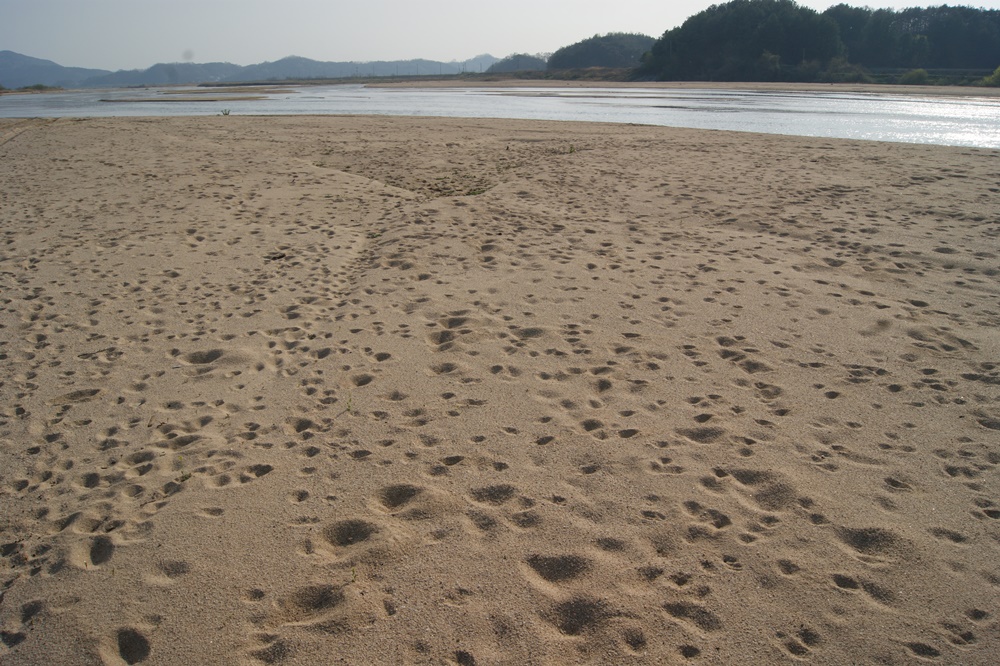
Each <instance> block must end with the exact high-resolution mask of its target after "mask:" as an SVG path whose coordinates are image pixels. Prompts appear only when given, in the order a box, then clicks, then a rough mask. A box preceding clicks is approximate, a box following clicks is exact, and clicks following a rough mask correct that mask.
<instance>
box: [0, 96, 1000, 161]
mask: <svg viewBox="0 0 1000 666" xmlns="http://www.w3.org/2000/svg"><path fill="white" fill-rule="evenodd" d="M244 90H245V89H244ZM262 90H263V91H264V92H263V94H261V95H260V99H237V98H236V97H244V98H245V97H246V96H247V94H248V93H246V92H243V91H241V92H240V93H238V94H237V93H234V96H233V97H229V98H227V96H226V95H225V94H224V93H219V92H217V91H214V90H213V91H211V92H210V94H206V90H205V89H204V88H190V89H177V88H171V89H170V90H169V93H168V91H166V90H161V89H155V88H151V89H142V90H135V89H128V90H120V89H118V90H85V91H73V92H64V93H47V94H38V95H4V96H0V117H7V118H12V117H13V118H18V117H45V118H53V117H66V116H72V117H110V116H199V115H218V114H219V113H221V112H222V111H223V110H228V111H229V112H230V113H232V114H240V115H244V114H249V115H303V114H309V115H343V114H362V115H400V116H438V117H451V118H456V117H457V118H520V119H529V120H568V121H590V122H611V123H635V124H642V125H660V126H669V127H691V128H699V129H718V130H734V131H740V132H763V133H767V134H790V135H796V136H815V137H831V138H844V139H865V140H873V141H896V142H904V143H928V144H938V145H947V146H974V147H979V148H998V149H1000V100H998V99H996V98H987V97H919V96H910V95H903V94H892V95H887V94H866V93H855V92H791V91H788V92H782V91H749V90H737V89H733V90H690V89H686V90H678V89H663V88H643V87H634V88H571V89H567V88H476V87H468V88H366V87H364V86H361V85H336V86H306V87H288V88H284V89H281V90H275V89H273V88H268V89H262ZM179 92H180V93H184V94H178V93H179ZM249 94H250V95H253V94H254V93H252V92H251V93H249ZM217 97H218V98H223V99H215V98H217ZM190 98H200V99H202V100H204V101H177V100H188V99H190ZM139 99H143V100H150V99H153V100H160V99H162V101H136V100H139ZM171 99H173V100H175V101H170V100H171ZM106 100H114V101H106Z"/></svg>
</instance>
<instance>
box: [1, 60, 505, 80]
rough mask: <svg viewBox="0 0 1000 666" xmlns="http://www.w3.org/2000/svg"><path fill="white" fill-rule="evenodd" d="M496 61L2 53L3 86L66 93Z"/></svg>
mask: <svg viewBox="0 0 1000 666" xmlns="http://www.w3.org/2000/svg"><path fill="white" fill-rule="evenodd" d="M497 60H498V59H497V58H494V57H493V56H491V55H489V54H483V55H478V56H476V57H475V58H471V59H469V60H465V61H452V62H438V61H436V60H419V59H418V60H393V61H379V62H321V61H318V60H310V59H309V58H300V57H298V56H289V57H287V58H282V59H281V60H276V61H274V62H263V63H260V64H257V65H247V66H245V67H243V66H240V65H233V64H231V63H228V62H212V63H205V64H197V63H159V64H156V65H153V66H152V67H150V68H148V69H143V70H138V69H137V70H119V71H117V72H109V71H107V70H103V69H82V68H79V67H63V66H62V65H58V64H56V63H54V62H52V61H50V60H40V59H38V58H31V57H29V56H25V55H21V54H19V53H14V52H13V51H0V86H3V87H5V88H22V87H24V86H32V85H35V84H42V85H46V86H60V87H63V88H81V87H101V88H118V87H129V86H144V85H149V86H157V85H169V84H194V83H239V82H242V81H282V80H285V79H336V78H349V77H352V76H434V75H441V74H459V73H462V72H481V71H486V70H487V69H488V68H489V67H490V66H491V65H492V64H493V63H495V62H497Z"/></svg>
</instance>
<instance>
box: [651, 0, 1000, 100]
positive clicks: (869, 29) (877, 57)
mask: <svg viewBox="0 0 1000 666" xmlns="http://www.w3.org/2000/svg"><path fill="white" fill-rule="evenodd" d="M997 65H1000V10H987V9H973V8H970V7H949V6H947V5H943V6H940V7H928V8H912V9H905V10H902V11H898V12H897V11H894V10H891V9H870V8H867V7H862V8H857V7H851V6H848V5H846V4H840V5H836V6H834V7H830V8H829V9H827V10H826V11H825V12H823V13H818V12H816V11H814V10H812V9H809V8H807V7H802V6H799V5H798V4H797V3H795V2H793V1H792V0H733V1H732V2H728V3H725V4H720V5H713V6H712V7H709V8H708V9H706V10H705V11H703V12H700V13H698V14H696V15H694V16H692V17H690V18H689V19H687V20H686V21H685V22H684V23H683V24H682V25H681V26H680V27H678V28H675V29H673V30H668V31H667V32H666V33H664V35H663V36H662V37H661V38H660V39H659V40H657V42H656V43H655V44H654V45H653V47H652V49H651V50H650V52H649V53H648V54H647V55H646V57H645V60H644V62H643V64H642V66H641V68H640V69H639V75H640V76H642V77H645V78H655V79H662V80H704V81H750V80H753V81H794V80H831V81H835V80H858V79H859V78H860V77H863V76H864V69H873V68H901V69H915V68H924V69H968V70H986V69H989V70H992V69H993V68H994V67H996V66H997Z"/></svg>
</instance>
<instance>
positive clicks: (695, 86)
mask: <svg viewBox="0 0 1000 666" xmlns="http://www.w3.org/2000/svg"><path fill="white" fill-rule="evenodd" d="M366 87H372V88H479V87H482V88H498V87H502V88H505V87H511V88H656V89H666V90H671V89H676V90H761V91H791V92H849V93H867V94H878V95H899V96H931V97H934V96H939V97H1000V88H987V87H982V88H979V87H972V86H904V85H889V84H867V83H768V82H709V81H690V82H685V81H643V82H622V81H547V80H538V81H526V80H523V79H498V80H496V81H481V82H476V83H474V84H473V83H466V82H459V81H422V82H413V83H410V82H406V81H400V82H393V83H384V84H380V83H367V84H366Z"/></svg>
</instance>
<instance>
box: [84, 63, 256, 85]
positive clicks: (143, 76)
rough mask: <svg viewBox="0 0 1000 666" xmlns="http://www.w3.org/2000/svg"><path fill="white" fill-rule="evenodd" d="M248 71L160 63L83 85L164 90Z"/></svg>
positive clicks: (222, 66) (226, 65) (228, 66)
mask: <svg viewBox="0 0 1000 666" xmlns="http://www.w3.org/2000/svg"><path fill="white" fill-rule="evenodd" d="M243 69H245V68H244V67H240V66H239V65H233V64H231V63H228V62H210V63H205V64H196V63H193V62H178V63H158V64H156V65H153V66H152V67H150V68H149V69H142V70H139V69H134V70H120V71H117V72H108V73H107V74H104V75H102V76H94V77H91V78H89V79H86V80H85V81H83V82H82V85H84V86H91V87H99V88H123V87H128V86H162V85H170V84H176V83H217V82H219V81H226V80H228V79H229V77H231V76H237V75H238V74H239V72H240V71H242V70H243Z"/></svg>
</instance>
